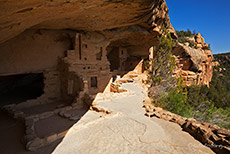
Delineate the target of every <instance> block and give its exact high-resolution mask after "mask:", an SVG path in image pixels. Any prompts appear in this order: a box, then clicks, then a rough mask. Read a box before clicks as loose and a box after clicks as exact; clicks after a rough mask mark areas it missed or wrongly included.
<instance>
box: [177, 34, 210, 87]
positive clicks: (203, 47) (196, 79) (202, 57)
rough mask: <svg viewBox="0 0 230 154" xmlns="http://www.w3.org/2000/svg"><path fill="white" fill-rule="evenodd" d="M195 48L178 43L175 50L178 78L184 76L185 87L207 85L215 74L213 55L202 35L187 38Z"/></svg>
mask: <svg viewBox="0 0 230 154" xmlns="http://www.w3.org/2000/svg"><path fill="white" fill-rule="evenodd" d="M187 40H189V41H190V42H191V43H192V44H194V45H195V46H194V47H190V46H189V45H188V44H189V43H188V44H187V42H186V43H185V44H181V43H178V44H177V46H176V47H175V48H174V49H173V54H174V55H175V56H176V65H177V69H176V71H175V74H174V75H176V76H178V75H180V74H181V75H182V78H183V80H184V83H185V85H187V86H190V85H207V86H209V82H211V79H212V74H213V64H212V60H213V55H212V52H211V50H210V49H209V47H208V45H207V44H206V43H205V41H204V38H203V37H202V36H201V34H200V33H198V34H196V35H195V36H193V37H191V38H187Z"/></svg>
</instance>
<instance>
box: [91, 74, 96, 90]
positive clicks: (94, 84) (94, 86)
mask: <svg viewBox="0 0 230 154" xmlns="http://www.w3.org/2000/svg"><path fill="white" fill-rule="evenodd" d="M91 88H97V77H91Z"/></svg>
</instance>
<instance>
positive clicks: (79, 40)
mask: <svg viewBox="0 0 230 154" xmlns="http://www.w3.org/2000/svg"><path fill="white" fill-rule="evenodd" d="M79 58H80V60H81V35H79Z"/></svg>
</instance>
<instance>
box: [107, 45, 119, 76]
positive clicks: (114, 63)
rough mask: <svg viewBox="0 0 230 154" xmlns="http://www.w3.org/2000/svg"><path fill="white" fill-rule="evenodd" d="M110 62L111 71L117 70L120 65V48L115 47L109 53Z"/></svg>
mask: <svg viewBox="0 0 230 154" xmlns="http://www.w3.org/2000/svg"><path fill="white" fill-rule="evenodd" d="M107 58H108V60H109V62H110V71H113V70H116V69H118V68H119V67H120V57H119V48H118V47H114V48H113V49H112V50H111V51H110V52H109V53H108V55H107Z"/></svg>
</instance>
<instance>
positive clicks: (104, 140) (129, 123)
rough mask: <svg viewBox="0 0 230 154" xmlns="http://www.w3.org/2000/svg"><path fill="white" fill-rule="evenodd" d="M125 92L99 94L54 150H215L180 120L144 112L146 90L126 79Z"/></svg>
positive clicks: (134, 153)
mask: <svg viewBox="0 0 230 154" xmlns="http://www.w3.org/2000/svg"><path fill="white" fill-rule="evenodd" d="M122 88H124V89H127V90H128V91H127V92H123V93H112V94H111V93H104V94H98V95H97V97H96V99H95V101H94V103H93V104H94V107H95V108H98V110H97V111H108V112H95V111H93V110H89V111H88V112H87V113H86V114H85V115H84V116H83V117H82V118H81V120H79V121H78V123H76V124H75V125H74V126H73V127H72V128H71V129H70V130H69V131H68V133H67V134H66V136H65V138H64V139H63V141H62V142H61V143H60V144H59V145H58V146H57V147H56V149H55V150H54V151H53V154H63V153H65V154H74V153H78V154H101V153H103V154H153V153H154V154H157V153H159V154H164V153H165V154H168V153H186V154H190V153H191V154H193V153H194V154H199V153H200V154H205V153H208V154H209V153H213V152H212V151H211V150H210V149H209V148H208V147H206V146H203V145H202V144H201V143H200V142H198V141H197V140H195V139H194V138H193V137H192V136H190V135H189V134H188V133H186V132H183V131H182V130H181V127H180V126H178V125H177V124H174V123H170V122H167V121H164V120H161V119H156V118H151V119H150V118H148V117H146V116H144V113H145V111H144V108H143V107H142V106H143V103H142V102H143V100H144V99H145V97H147V92H146V90H145V89H144V88H142V87H140V86H139V84H137V83H124V84H122Z"/></svg>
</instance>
